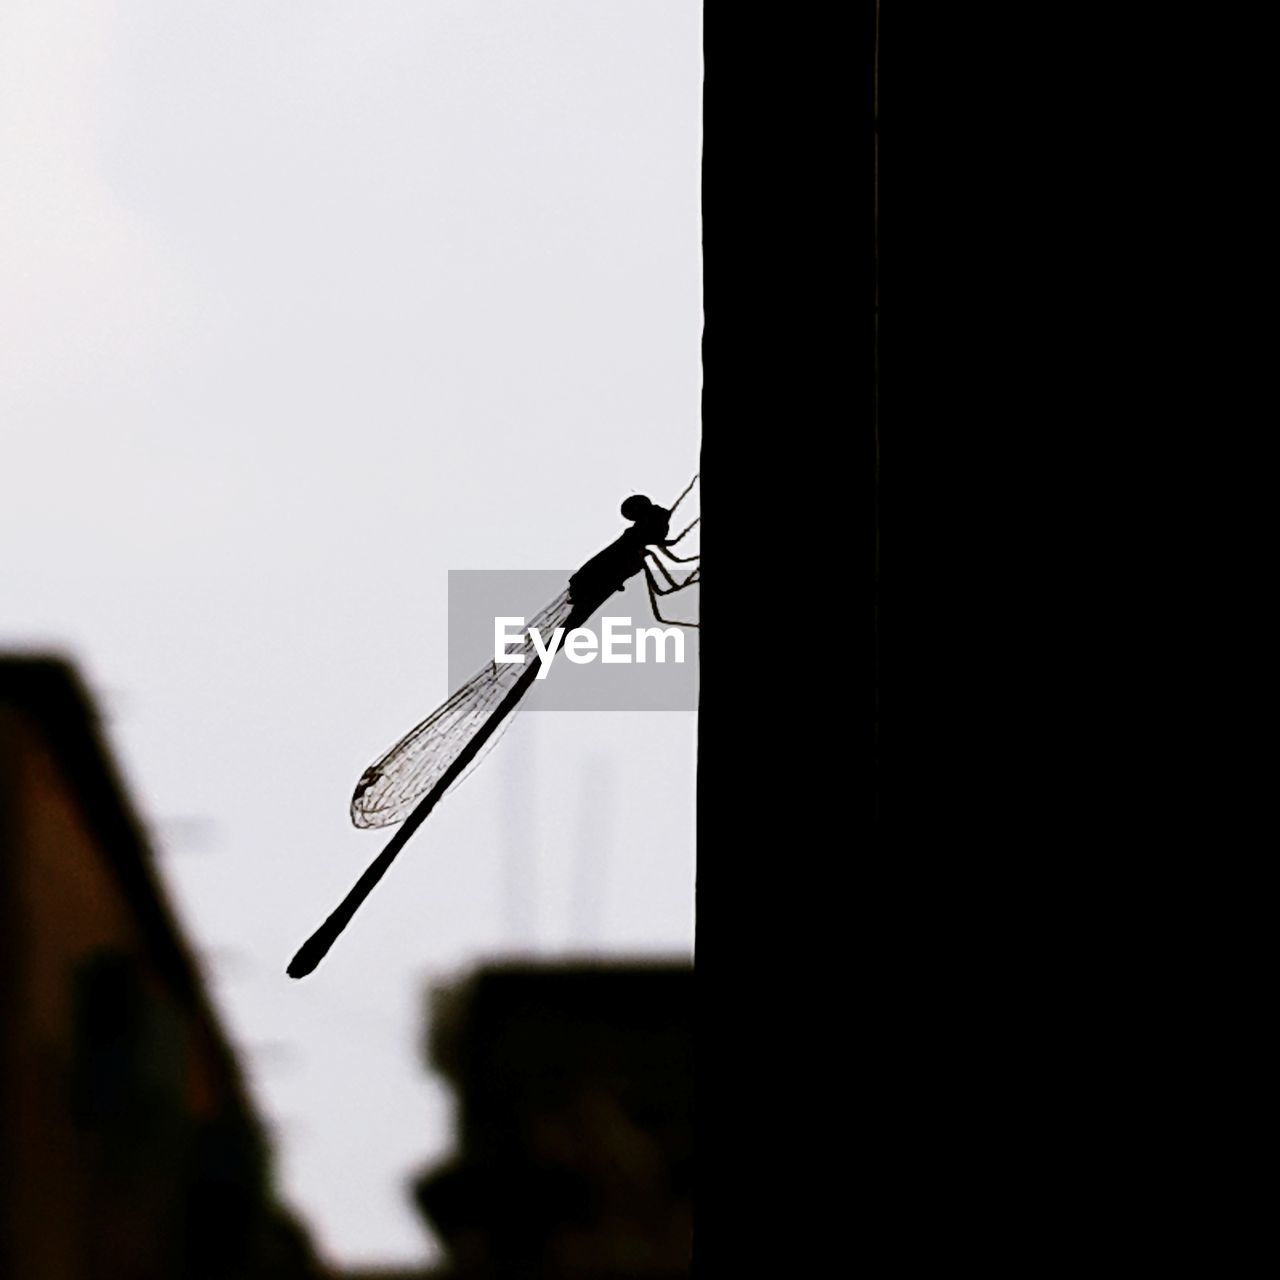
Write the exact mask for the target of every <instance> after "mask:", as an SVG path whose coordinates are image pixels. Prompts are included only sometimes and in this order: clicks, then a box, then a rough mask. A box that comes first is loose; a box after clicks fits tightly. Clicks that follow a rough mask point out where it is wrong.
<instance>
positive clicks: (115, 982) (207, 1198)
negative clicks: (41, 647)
mask: <svg viewBox="0 0 1280 1280" xmlns="http://www.w3.org/2000/svg"><path fill="white" fill-rule="evenodd" d="M317 1274H319V1272H318V1268H317V1267H316V1265H315V1262H314V1259H313V1256H312V1253H311V1249H310V1246H309V1244H308V1242H307V1238H306V1236H305V1234H304V1233H303V1231H302V1230H301V1229H300V1228H299V1227H298V1226H297V1225H296V1224H295V1223H294V1222H293V1221H292V1220H291V1219H290V1218H289V1217H288V1216H287V1215H286V1214H285V1213H284V1212H283V1211H282V1210H281V1208H280V1207H279V1206H278V1204H277V1203H276V1201H275V1200H274V1198H273V1195H272V1192H271V1186H270V1178H269V1169H268V1148H267V1143H266V1140H265V1137H264V1134H263V1131H262V1128H261V1125H260V1123H259V1121H258V1119H257V1118H256V1116H255V1114H254V1111H253V1108H252V1106H251V1105H250V1102H249V1099H248V1097H247V1095H246V1092H245V1088H244V1085H243V1082H242V1079H241V1075H240V1072H239V1070H238V1067H237V1063H236V1058H235V1055H234V1053H233V1051H232V1049H231V1047H230V1046H229V1044H228V1043H227V1040H226V1038H225V1037H224V1035H223V1032H222V1030H221V1029H220V1027H219V1024H218V1020H217V1018H216V1016H215V1014H214V1012H213V1010H212V1008H211V1006H210V1004H209V1001H208V998H207V996H206V993H205V990H204V988H203V986H202V983H201V980H200V975H199V970H198V968H197V966H196V964H195V962H194V961H193V958H192V956H191V954H190V952H189V951H188V949H187V947H186V944H185V943H184V941H183V938H182V935H181V933H180V931H179V929H178V927H177V925H176V924H175V922H174V919H173V916H172V915H171V913H170V911H169V909H168V907H167V905H166V903H165V898H164V895H163V893H162V891H161V888H160V885H159V883H158V881H157V878H156V875H155V872H154V870H153V867H152V859H151V855H150V851H149V849H148V846H147V840H146V837H145V835H144V832H143V830H142V828H141V826H140V824H139V822H138V820H137V818H136V817H135V815H134V814H133V812H132V810H131V808H130V806H129V803H128V800H127V798H126V796H125V794H124V791H123V789H122V787H121V785H120V782H119V779H118V777H117V775H116V773H115V770H114V768H113V766H112V762H111V759H110V757H109V754H108V752H107V750H106V748H105V747H104V745H103V741H102V738H101V736H100V734H99V731H98V726H97V723H96V718H95V714H94V710H93V707H92V706H91V704H90V701H89V699H88V698H87V696H86V694H85V691H84V689H83V688H82V686H81V684H80V682H79V680H78V679H77V677H76V675H75V673H74V671H73V670H72V669H71V668H70V667H69V666H68V665H66V664H65V663H62V662H60V661H56V660H41V659H29V658H22V659H18V658H8V659H4V658H0V1276H5V1277H10V1276H11V1277H22V1278H24V1280H174V1278H175V1277H181V1278H182V1280H233V1278H234V1280H258V1277H268V1276H270V1277H276V1278H278V1280H292V1278H294V1277H299V1278H301V1277H308V1276H314V1275H317Z"/></svg>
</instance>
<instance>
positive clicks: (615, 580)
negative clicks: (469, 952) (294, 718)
mask: <svg viewBox="0 0 1280 1280" xmlns="http://www.w3.org/2000/svg"><path fill="white" fill-rule="evenodd" d="M697 478H698V477H697V475H696V474H695V475H694V477H693V479H692V480H690V481H689V483H688V485H686V486H685V489H684V491H683V492H682V493H681V494H680V496H679V497H678V498H677V499H676V500H675V502H673V503H672V504H671V506H670V507H660V506H658V505H657V504H656V503H654V502H651V501H650V500H649V499H648V498H646V497H643V496H642V495H640V494H635V495H633V496H632V497H630V498H627V499H626V501H625V502H623V504H622V515H623V516H624V517H625V518H626V519H628V520H630V521H632V525H631V527H630V528H629V529H627V530H625V531H624V532H623V533H622V535H621V536H620V537H619V538H617V539H616V541H614V542H612V543H610V544H609V546H607V547H605V549H604V550H603V551H600V552H598V553H597V554H596V555H594V556H592V557H591V559H590V560H588V561H587V562H586V564H584V565H583V566H582V568H581V569H579V570H578V571H577V572H576V573H575V574H573V575H572V577H570V579H569V587H568V590H567V591H564V592H562V593H561V595H559V596H558V597H556V599H555V600H553V601H552V602H551V603H550V604H549V605H548V606H547V607H546V608H545V609H543V610H542V612H541V613H539V614H538V615H537V616H536V617H534V618H533V619H531V620H530V623H529V627H528V628H527V629H526V633H525V641H524V644H523V646H522V653H523V656H524V659H525V660H524V662H523V664H515V663H513V664H510V665H503V666H499V665H498V664H497V663H495V662H490V663H488V664H487V665H486V666H485V667H484V668H483V669H482V670H481V671H480V672H479V673H478V674H477V675H476V676H474V677H473V678H472V679H471V680H469V681H468V682H467V683H466V684H465V685H463V686H462V688H461V689H459V690H458V691H457V692H456V693H455V694H454V695H453V696H452V697H451V698H450V699H449V700H448V701H447V702H445V703H444V704H443V705H442V706H441V707H440V708H439V709H438V710H437V711H435V712H433V713H432V714H431V715H430V716H428V717H427V719H426V720H424V721H423V722H422V723H421V724H419V725H418V726H417V727H415V728H414V729H412V730H410V732H409V733H408V734H406V735H405V736H404V737H403V738H402V739H401V740H400V741H399V742H398V743H396V745H395V746H394V747H392V748H391V749H390V750H389V751H387V752H386V753H385V754H384V755H382V756H381V757H379V759H378V760H376V761H375V762H374V763H373V764H372V765H370V766H369V768H368V769H366V770H365V772H364V773H363V774H362V775H361V778H360V781H359V783H357V785H356V790H355V794H354V796H353V797H352V800H351V820H352V822H353V823H354V824H355V825H356V826H358V827H381V826H388V825H390V824H392V823H395V822H399V821H401V819H403V820H404V825H403V826H402V827H401V828H400V830H399V831H397V832H396V834H395V835H394V836H393V837H392V838H391V840H390V841H389V842H388V843H387V847H386V848H385V849H383V851H382V852H381V853H380V854H379V855H378V857H377V858H376V859H375V860H374V861H373V862H372V863H371V864H370V865H369V867H368V868H367V869H366V871H365V872H364V874H363V875H362V876H361V877H360V879H359V880H357V881H356V883H355V885H354V886H353V887H352V889H351V891H350V892H349V893H348V894H347V896H346V897H345V898H344V899H343V900H342V901H341V902H340V903H339V904H338V906H337V908H336V909H335V910H334V911H333V913H332V914H331V915H330V916H329V917H328V919H326V920H325V922H324V923H323V924H322V925H321V926H320V927H319V928H318V929H317V930H316V931H315V933H313V934H312V935H311V937H310V938H308V939H307V941H306V942H304V943H303V944H302V946H301V947H299V948H298V952H297V954H296V955H295V956H294V957H293V959H292V960H291V961H290V962H289V966H288V969H287V970H286V972H287V973H288V974H289V976H290V977H291V978H305V977H306V975H307V974H309V973H310V972H311V971H312V970H313V969H314V968H315V967H316V965H318V964H319V963H320V961H321V960H323V959H324V957H325V955H326V953H327V952H328V950H329V948H330V947H331V946H333V944H334V942H335V941H336V940H337V937H338V935H339V934H340V933H341V932H342V931H343V929H345V928H346V927H347V925H348V923H350V920H351V917H352V916H354V915H355V913H356V911H357V910H358V908H359V907H360V904H361V903H362V902H363V901H364V900H365V898H367V897H368V896H369V894H370V893H371V892H372V891H373V887H374V886H375V885H376V884H377V883H378V881H379V880H381V879H382V877H383V875H384V874H385V873H386V870H387V868H388V867H389V866H390V865H391V863H392V862H393V861H394V860H395V857H396V855H397V854H398V853H399V852H400V850H401V849H403V848H404V846H405V844H406V842H407V841H408V839H409V837H410V836H412V835H413V833H414V832H415V831H416V830H417V829H418V828H419V827H420V826H421V825H422V823H423V822H425V821H426V818H427V815H428V814H429V813H430V812H431V810H432V809H434V808H435V806H436V803H437V802H438V801H439V799H440V797H441V796H443V795H444V793H445V792H446V791H448V789H449V788H450V787H451V786H452V785H453V784H454V783H455V782H457V781H458V780H459V779H460V778H461V777H462V776H463V774H464V773H465V772H466V771H467V769H468V767H469V766H470V765H472V764H473V763H474V762H475V760H476V758H477V757H478V755H479V753H480V751H481V749H482V748H483V747H484V745H485V744H486V743H487V742H488V741H489V739H490V738H491V737H492V736H493V734H494V733H495V731H496V730H497V729H498V727H499V726H500V725H501V724H502V723H503V721H504V720H506V718H507V717H508V716H509V715H510V714H511V713H512V712H513V711H514V710H515V708H516V706H517V705H518V704H519V702H520V699H521V698H523V697H524V695H525V694H526V693H527V692H528V690H529V686H530V685H531V684H532V683H533V681H534V680H535V679H536V678H537V675H538V670H539V667H540V666H541V659H540V658H539V656H538V653H537V651H536V649H535V648H534V647H533V644H532V642H531V640H530V639H529V632H530V631H532V630H533V629H534V628H536V629H537V630H538V632H539V634H540V635H542V634H545V632H546V631H547V630H548V629H553V628H555V627H559V626H563V627H564V629H565V632H566V634H567V633H568V632H570V631H572V630H573V629H574V628H575V627H580V626H582V625H583V624H584V623H586V622H587V621H588V620H589V619H590V618H591V617H592V615H593V614H594V613H595V612H596V611H597V610H598V609H599V608H600V607H601V606H602V605H603V604H604V603H605V601H606V600H608V598H609V597H610V596H611V595H613V594H614V593H615V592H618V591H622V590H623V589H624V588H625V586H626V583H627V581H628V580H629V579H631V578H634V577H635V576H636V575H637V574H640V573H643V574H644V576H645V583H646V585H647V587H648V590H649V601H650V604H651V606H652V608H653V612H654V617H656V618H657V619H658V620H659V621H660V622H667V623H670V624H674V625H677V626H688V627H696V626H697V624H696V623H687V622H676V621H675V620H674V619H669V618H664V617H663V616H662V614H661V612H660V611H659V609H658V597H659V596H665V595H671V594H672V593H673V592H676V591H679V590H681V589H682V588H684V587H688V586H690V585H692V584H693V583H694V582H696V581H698V575H699V569H700V566H699V567H697V568H694V569H693V570H691V571H690V572H689V573H688V574H687V576H686V577H685V578H684V579H683V580H682V581H677V580H676V578H675V577H674V576H673V575H672V574H671V573H670V571H669V570H668V569H667V568H666V566H665V565H664V564H663V561H662V559H659V558H658V556H659V554H660V555H661V556H662V558H663V559H666V560H670V561H671V562H672V563H675V564H689V563H692V562H693V561H694V560H696V559H698V557H696V556H689V557H681V556H678V555H675V554H674V553H673V552H671V551H670V548H671V547H674V546H675V545H676V544H678V543H679V542H680V540H681V539H682V538H683V537H684V536H685V535H686V534H687V533H689V531H690V530H691V529H692V528H693V527H694V525H696V524H697V523H698V520H699V519H701V517H698V519H695V520H694V521H692V522H691V523H690V524H689V525H688V526H687V527H686V528H684V529H683V530H682V531H681V532H680V533H678V534H677V535H676V536H675V537H674V538H671V537H668V534H669V533H670V528H671V516H672V514H673V513H674V512H675V509H676V508H677V507H678V506H679V505H680V503H681V502H682V501H683V500H684V498H685V496H686V495H687V494H688V493H689V491H690V490H691V489H692V488H693V485H694V482H695V481H696V480H697ZM651 559H652V560H653V563H654V565H656V567H657V569H658V571H659V572H660V573H661V574H662V576H663V578H664V579H665V580H666V585H665V586H664V585H662V584H660V583H659V582H658V580H657V579H656V578H655V576H654V573H653V569H652V568H651V567H650V563H649V562H650V560H651ZM406 814H407V816H406Z"/></svg>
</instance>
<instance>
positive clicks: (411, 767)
mask: <svg viewBox="0 0 1280 1280" xmlns="http://www.w3.org/2000/svg"><path fill="white" fill-rule="evenodd" d="M572 610H573V605H572V603H571V601H570V599H569V593H568V591H564V592H562V593H561V594H560V595H558V596H557V597H556V598H555V599H554V600H553V601H552V602H551V603H550V604H549V605H547V607H546V608H545V609H543V610H542V612H541V613H539V614H537V615H536V616H535V617H533V618H530V619H529V622H528V624H527V625H526V628H525V633H524V639H523V640H522V641H521V643H520V644H519V645H518V646H515V647H513V648H510V649H509V650H508V652H510V653H520V654H523V655H524V659H525V661H524V662H523V663H519V662H511V663H502V664H499V663H497V662H489V663H487V664H486V665H485V666H484V667H482V668H481V669H480V670H479V671H478V672H476V674H475V675H474V676H472V677H471V679H470V680H468V681H467V683H466V684H464V685H463V686H462V688H460V689H459V690H458V691H457V692H456V693H455V694H454V695H453V697H451V698H450V699H449V701H448V702H446V703H445V704H444V705H443V706H442V707H440V708H439V709H438V710H436V711H434V712H432V714H431V715H429V716H428V717H427V718H426V719H425V720H424V721H423V722H422V723H421V724H420V725H418V726H417V727H416V728H415V729H411V730H410V731H409V732H408V733H407V734H405V736H404V737H403V738H401V739H400V741H399V742H397V743H396V745H395V746H394V747H392V748H391V749H390V750H389V751H387V752H386V753H385V754H383V755H381V756H379V757H378V759H377V760H375V761H374V762H373V763H372V764H371V765H370V766H369V767H368V768H367V769H366V770H365V771H364V773H363V774H361V776H360V781H359V782H358V783H357V784H356V791H355V795H353V796H352V797H351V821H352V822H354V823H355V825H356V826H357V827H386V826H390V825H391V824H392V823H395V822H400V821H402V820H403V819H404V818H406V817H407V816H408V815H409V813H410V811H411V810H412V809H413V807H414V805H416V804H417V803H418V801H419V800H421V799H422V797H423V796H424V795H426V794H427V792H428V791H430V790H431V788H432V787H433V786H434V785H435V784H436V782H438V781H439V779H440V778H441V777H442V776H443V774H444V772H445V770H446V769H448V768H449V766H450V765H451V764H452V763H453V762H454V761H455V760H456V759H457V758H458V756H459V754H460V753H461V751H462V749H463V747H465V746H466V745H467V743H468V741H470V739H471V737H472V735H473V734H474V733H475V732H476V730H477V729H479V728H480V726H481V725H482V724H484V722H485V721H486V720H487V719H488V718H489V716H490V714H491V713H492V712H493V710H494V709H495V708H496V707H497V706H498V704H499V703H500V702H501V701H502V699H503V698H505V697H506V696H507V694H508V693H510V691H511V688H512V686H513V685H515V683H516V682H517V681H518V680H519V679H520V677H521V675H523V674H524V672H525V671H526V670H527V669H528V666H527V664H528V662H529V660H530V659H531V658H533V657H535V656H536V652H535V650H534V647H533V641H532V640H531V639H530V638H529V630H530V629H531V628H533V627H537V629H538V634H539V636H541V637H542V640H543V643H544V644H546V643H547V642H548V641H549V639H550V633H551V632H552V631H553V630H554V629H555V628H556V627H562V626H564V624H565V621H566V620H567V619H568V617H569V615H570V613H571V612H572ZM473 763H474V762H473ZM467 772H468V773H469V772H470V769H468V770H467ZM462 776H463V777H466V776H467V775H466V773H464V774H463V775H462ZM458 781H461V779H458ZM453 785H454V786H456V785H457V783H456V782H455V783H454V784H453Z"/></svg>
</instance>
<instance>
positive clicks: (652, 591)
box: [644, 564, 701, 631]
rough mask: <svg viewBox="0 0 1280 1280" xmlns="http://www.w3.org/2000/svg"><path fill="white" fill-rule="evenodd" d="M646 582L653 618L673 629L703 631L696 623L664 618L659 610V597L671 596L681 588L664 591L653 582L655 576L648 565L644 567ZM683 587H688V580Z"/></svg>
mask: <svg viewBox="0 0 1280 1280" xmlns="http://www.w3.org/2000/svg"><path fill="white" fill-rule="evenodd" d="M697 572H698V571H697V570H696V569H695V570H694V574H696V573H697ZM644 580H645V583H646V584H647V586H648V588H649V608H651V609H652V610H653V616H654V617H655V618H657V620H658V621H659V622H665V623H666V624H667V625H668V626H673V627H689V628H691V629H692V630H694V631H698V630H700V629H701V628H700V626H699V624H698V623H696V622H681V621H679V620H678V619H677V618H664V617H663V616H662V611H661V610H660V609H659V608H658V597H659V596H664V595H666V596H669V595H670V594H671V593H672V591H678V590H679V587H669V588H668V589H667V590H666V591H662V590H661V589H660V588H659V587H658V584H657V583H656V582H655V581H654V580H653V574H652V573H650V572H649V566H648V565H647V564H646V565H645V567H644ZM682 585H683V586H688V585H689V583H688V580H686V581H685V582H684V583H683V584H682Z"/></svg>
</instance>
